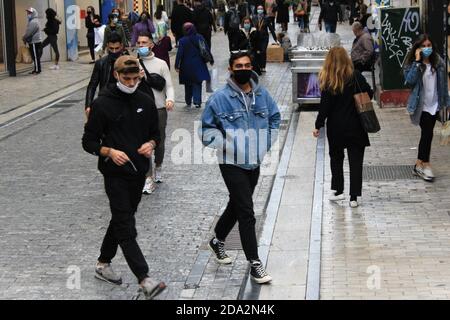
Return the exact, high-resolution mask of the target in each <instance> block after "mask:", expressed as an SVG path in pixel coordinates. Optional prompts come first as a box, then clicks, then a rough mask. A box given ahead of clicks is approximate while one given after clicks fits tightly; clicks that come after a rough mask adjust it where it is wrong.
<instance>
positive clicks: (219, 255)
mask: <svg viewBox="0 0 450 320" xmlns="http://www.w3.org/2000/svg"><path fill="white" fill-rule="evenodd" d="M208 248H209V250H211V251H212V252H213V253H214V254H215V256H216V260H217V262H218V263H220V264H230V263H231V259H230V257H229V256H228V255H227V254H226V253H225V242H222V241H220V240H217V239H216V238H212V239H211V241H210V242H209V244H208Z"/></svg>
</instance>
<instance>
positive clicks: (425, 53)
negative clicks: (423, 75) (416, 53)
mask: <svg viewBox="0 0 450 320" xmlns="http://www.w3.org/2000/svg"><path fill="white" fill-rule="evenodd" d="M432 53H433V48H431V47H427V48H423V49H422V54H423V56H424V58H428V57H429V56H431V54H432Z"/></svg>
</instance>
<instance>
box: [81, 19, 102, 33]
mask: <svg viewBox="0 0 450 320" xmlns="http://www.w3.org/2000/svg"><path fill="white" fill-rule="evenodd" d="M95 19H97V22H96V23H94V22H93V20H95ZM84 25H85V26H86V29H87V30H88V31H87V36H88V37H92V36H94V35H95V34H94V29H95V28H98V27H100V26H101V25H102V23H101V19H100V16H99V15H98V14H94V16H93V19H91V16H90V15H88V16H86V19H85V21H84Z"/></svg>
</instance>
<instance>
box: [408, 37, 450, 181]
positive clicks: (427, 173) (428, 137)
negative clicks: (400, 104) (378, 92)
mask: <svg viewBox="0 0 450 320" xmlns="http://www.w3.org/2000/svg"><path fill="white" fill-rule="evenodd" d="M433 48H434V45H433V42H432V41H431V39H430V37H429V36H428V35H427V34H423V35H421V36H419V38H418V39H417V41H416V42H415V43H414V45H413V46H412V48H411V50H410V51H409V53H408V55H407V57H406V60H405V64H404V66H405V67H404V76H405V83H406V84H407V85H408V86H410V87H412V90H411V94H410V96H409V99H408V104H407V110H408V112H409V114H410V116H411V121H412V123H413V124H414V125H419V126H420V129H421V135H420V142H419V153H418V156H417V160H416V165H415V166H414V171H413V173H414V174H415V175H418V176H420V177H421V178H422V179H424V180H425V181H430V182H432V181H434V174H433V171H432V170H431V164H430V152H431V144H432V141H433V130H434V125H435V124H436V120H437V118H438V115H439V112H440V111H441V110H442V112H446V111H447V107H448V106H450V98H449V95H448V79H447V75H446V73H445V62H444V60H443V59H442V58H441V57H440V56H439V54H437V52H436V51H435V50H433Z"/></svg>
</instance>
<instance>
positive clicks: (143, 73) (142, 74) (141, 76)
mask: <svg viewBox="0 0 450 320" xmlns="http://www.w3.org/2000/svg"><path fill="white" fill-rule="evenodd" d="M139 78H141V79H143V78H145V70H144V69H142V70H141V71H139Z"/></svg>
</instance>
